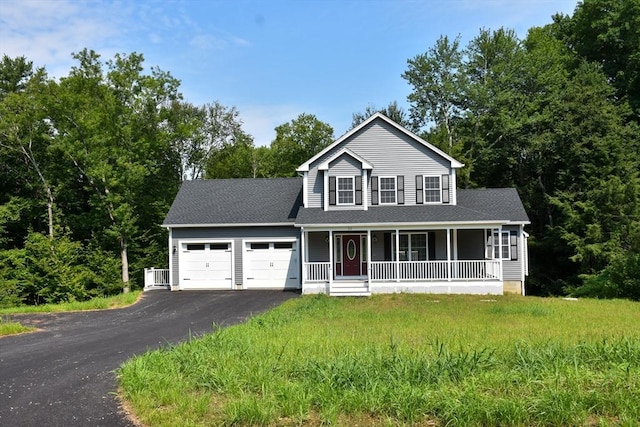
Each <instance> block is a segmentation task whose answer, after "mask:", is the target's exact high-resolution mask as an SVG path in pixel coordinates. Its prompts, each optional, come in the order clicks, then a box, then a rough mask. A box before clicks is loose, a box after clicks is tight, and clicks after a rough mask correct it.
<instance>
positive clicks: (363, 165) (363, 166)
mask: <svg viewBox="0 0 640 427" xmlns="http://www.w3.org/2000/svg"><path fill="white" fill-rule="evenodd" d="M343 154H346V155H348V156H351V157H352V158H353V159H355V160H357V161H359V162H360V169H373V165H372V164H371V163H369V162H368V161H366V160H365V159H364V158H362V157H360V156H358V155H357V154H356V153H354V152H353V151H351V150H349V149H348V148H343V149H342V150H340V151H338V152H337V153H335V154H334V155H333V156H331V157H329V158H328V159H327V160H325V161H324V162H322V163H321V164H320V165H319V166H318V169H319V170H321V171H326V170H329V164H330V163H331V162H333V161H335V160H336V159H338V157H340V156H342V155H343Z"/></svg>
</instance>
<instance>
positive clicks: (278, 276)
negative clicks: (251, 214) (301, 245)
mask: <svg viewBox="0 0 640 427" xmlns="http://www.w3.org/2000/svg"><path fill="white" fill-rule="evenodd" d="M244 255H245V256H244V262H243V269H244V279H245V280H244V286H245V287H246V288H248V289H256V288H270V289H284V288H299V287H300V265H299V264H298V248H297V243H296V242H295V241H292V242H245V254H244Z"/></svg>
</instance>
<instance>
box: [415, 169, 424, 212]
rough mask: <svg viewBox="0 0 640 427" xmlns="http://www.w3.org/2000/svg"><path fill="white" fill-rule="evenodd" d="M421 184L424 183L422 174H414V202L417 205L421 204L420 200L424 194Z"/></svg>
mask: <svg viewBox="0 0 640 427" xmlns="http://www.w3.org/2000/svg"><path fill="white" fill-rule="evenodd" d="M423 184H424V181H423V179H422V175H416V203H417V204H419V205H421V204H422V200H423V196H424V192H423V191H422V185H423Z"/></svg>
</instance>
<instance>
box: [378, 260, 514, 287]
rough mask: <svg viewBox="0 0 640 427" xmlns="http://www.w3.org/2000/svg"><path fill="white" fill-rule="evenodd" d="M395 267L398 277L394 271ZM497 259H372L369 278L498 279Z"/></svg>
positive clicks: (498, 267) (409, 279)
mask: <svg viewBox="0 0 640 427" xmlns="http://www.w3.org/2000/svg"><path fill="white" fill-rule="evenodd" d="M398 268H399V273H400V274H399V276H398V275H397V271H398ZM501 278H502V274H501V271H500V261H499V260H480V261H400V262H395V261H372V262H371V277H370V279H371V281H377V282H385V281H393V280H399V281H407V282H409V281H417V280H432V281H435V280H449V279H451V280H500V279H501Z"/></svg>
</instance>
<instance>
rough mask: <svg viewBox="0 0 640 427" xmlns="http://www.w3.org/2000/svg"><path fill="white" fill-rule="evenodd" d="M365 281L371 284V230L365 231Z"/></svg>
mask: <svg viewBox="0 0 640 427" xmlns="http://www.w3.org/2000/svg"><path fill="white" fill-rule="evenodd" d="M367 280H369V283H371V229H368V230H367Z"/></svg>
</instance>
